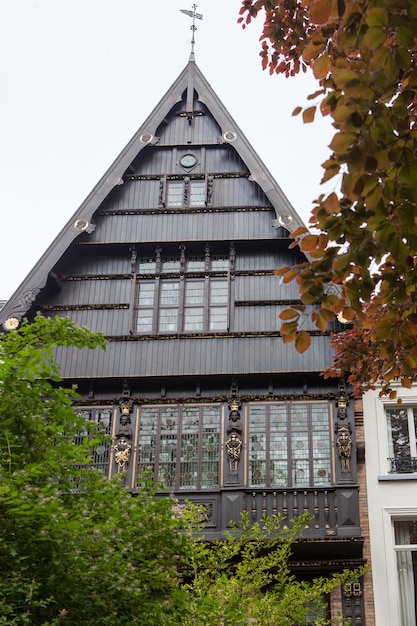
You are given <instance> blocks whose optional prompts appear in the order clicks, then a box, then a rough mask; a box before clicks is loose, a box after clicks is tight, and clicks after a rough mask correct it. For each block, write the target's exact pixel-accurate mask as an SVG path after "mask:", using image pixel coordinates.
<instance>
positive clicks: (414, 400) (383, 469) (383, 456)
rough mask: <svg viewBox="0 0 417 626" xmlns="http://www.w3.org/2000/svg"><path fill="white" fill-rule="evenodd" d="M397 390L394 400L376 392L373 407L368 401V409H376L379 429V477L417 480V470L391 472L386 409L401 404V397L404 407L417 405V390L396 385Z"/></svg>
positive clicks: (376, 420)
mask: <svg viewBox="0 0 417 626" xmlns="http://www.w3.org/2000/svg"><path fill="white" fill-rule="evenodd" d="M394 388H396V390H397V397H396V398H395V399H393V400H389V398H386V397H382V398H379V397H378V395H377V394H376V396H375V398H374V404H373V407H372V403H368V402H367V409H366V410H367V411H371V410H372V411H375V415H376V419H375V425H376V429H377V439H378V446H377V450H378V456H379V458H378V462H379V477H380V478H381V479H383V480H384V479H388V478H390V479H392V480H397V479H402V480H404V479H407V478H409V479H415V480H417V472H413V473H410V474H403V473H401V474H391V473H390V467H391V466H390V462H389V461H388V459H389V458H390V457H391V456H392V455H391V454H390V441H389V437H388V425H387V414H386V409H387V408H389V409H394V408H396V407H398V406H399V404H398V399H399V398H401V401H402V406H404V407H413V406H415V407H417V390H415V389H413V390H408V389H407V390H406V389H403V388H401V387H399V386H398V387H397V386H394ZM365 419H366V418H365Z"/></svg>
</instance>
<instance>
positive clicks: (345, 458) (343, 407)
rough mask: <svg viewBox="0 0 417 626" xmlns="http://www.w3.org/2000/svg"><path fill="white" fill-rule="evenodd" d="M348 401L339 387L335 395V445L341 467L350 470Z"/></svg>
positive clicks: (350, 445)
mask: <svg viewBox="0 0 417 626" xmlns="http://www.w3.org/2000/svg"><path fill="white" fill-rule="evenodd" d="M348 403H349V398H348V396H347V394H346V392H345V390H344V388H343V387H341V388H340V392H339V395H338V397H337V422H336V446H337V451H338V453H339V459H340V464H341V468H342V470H344V471H348V470H350V460H351V457H352V437H351V434H352V429H351V426H350V424H349V422H348V421H347V415H348V414H347V405H348Z"/></svg>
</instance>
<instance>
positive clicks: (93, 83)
mask: <svg viewBox="0 0 417 626" xmlns="http://www.w3.org/2000/svg"><path fill="white" fill-rule="evenodd" d="M240 6H241V0H200V2H198V8H197V11H198V12H199V13H202V14H203V16H204V19H203V20H202V21H198V22H197V26H198V30H197V32H196V46H195V53H196V62H197V65H198V66H199V68H200V69H201V71H202V72H203V74H204V75H205V77H206V79H207V80H208V81H209V83H210V84H211V86H212V87H213V88H214V90H215V92H216V93H217V95H218V96H219V98H220V100H221V101H222V102H223V104H224V105H225V106H226V107H227V108H228V110H229V112H230V113H231V115H232V116H233V117H234V119H235V121H236V123H237V124H238V125H239V126H240V128H241V130H242V131H243V132H244V134H245V135H246V136H247V138H248V139H249V141H250V142H251V143H252V145H253V147H254V148H255V150H256V151H257V152H258V154H259V156H260V157H261V159H262V160H263V161H264V163H265V165H266V166H267V168H268V169H269V170H270V171H271V173H272V174H273V176H274V177H275V179H276V180H277V182H278V183H279V185H280V186H281V188H282V189H283V191H284V193H285V194H286V195H287V196H288V198H289V200H290V202H291V203H292V204H293V206H294V207H295V209H296V211H297V212H298V213H299V215H300V216H301V217H302V219H303V220H304V221H305V222H307V221H308V217H309V213H310V209H311V206H312V200H314V199H315V198H316V197H317V196H318V195H319V193H320V192H321V191H323V190H322V189H321V188H320V186H319V181H320V178H321V175H322V168H321V167H320V164H321V163H322V162H323V161H324V160H325V159H326V158H327V156H328V154H329V149H328V148H327V145H328V143H329V141H330V138H331V136H332V134H333V133H332V128H331V126H330V123H329V120H328V119H324V120H323V119H322V118H321V117H317V119H316V121H315V122H314V124H308V125H304V124H303V122H302V120H301V117H292V116H291V112H292V110H293V109H294V108H295V107H296V106H297V105H301V106H305V105H307V104H308V103H307V100H306V97H307V95H308V94H310V93H312V92H314V91H315V90H316V88H317V86H316V83H315V81H314V79H313V78H312V77H305V76H298V77H295V78H292V79H286V78H285V77H283V76H272V77H271V76H269V74H268V73H266V72H262V69H261V63H260V57H259V50H260V43H259V41H258V38H259V34H260V30H261V20H260V19H259V18H258V20H256V21H255V22H254V23H253V24H252V25H251V26H250V27H249V28H247V29H246V30H242V28H241V27H240V25H238V24H237V18H238V11H239V8H240ZM191 7H192V2H189V4H188V3H187V1H184V0H148V1H146V0H4V1H3V2H2V3H1V2H0V81H1V82H0V84H1V94H2V95H1V105H0V106H1V114H0V191H1V221H0V225H1V226H0V300H1V299H7V298H9V297H10V296H11V295H12V293H13V292H14V290H15V289H16V288H17V287H18V286H19V284H20V283H21V282H22V280H23V279H24V278H25V276H26V275H27V274H28V272H29V271H30V269H31V268H32V267H33V266H34V265H35V263H36V262H37V260H38V259H39V258H40V257H41V256H42V254H43V253H44V252H45V250H46V249H47V247H48V246H49V244H50V243H51V242H52V240H53V239H54V238H55V237H56V235H57V234H58V233H59V232H60V230H61V229H62V228H63V226H64V225H65V224H66V222H67V221H68V220H69V218H70V217H71V216H72V214H73V213H74V212H75V211H76V210H77V208H78V207H79V205H80V204H81V203H82V201H83V200H84V198H85V197H86V196H87V195H88V193H89V192H90V191H91V189H92V188H93V187H94V186H95V184H96V183H97V182H98V180H99V179H100V178H101V176H102V175H103V174H104V172H105V171H106V170H107V168H108V167H109V166H110V165H111V164H112V162H113V161H114V160H115V158H116V157H117V156H118V154H119V153H120V152H121V150H122V149H123V147H124V146H125V145H126V144H127V143H128V141H129V140H130V138H131V137H132V135H133V134H134V133H135V132H136V130H137V129H138V128H139V126H140V125H141V124H142V122H143V121H144V120H145V119H146V117H147V116H148V115H149V113H150V112H151V111H152V110H153V108H154V107H155V106H156V105H157V103H158V102H159V100H160V98H161V97H162V96H163V95H164V93H165V91H166V90H167V89H168V88H169V87H170V86H171V84H172V83H173V82H174V80H175V79H176V78H177V76H178V75H179V73H180V72H181V71H182V69H183V68H184V66H185V65H186V64H187V62H188V58H189V54H190V41H191V30H190V26H191V23H192V21H191V19H190V18H189V17H187V16H186V15H184V14H182V13H180V11H179V10H180V9H191ZM257 22H259V23H257Z"/></svg>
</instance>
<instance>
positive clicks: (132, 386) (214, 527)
mask: <svg viewBox="0 0 417 626" xmlns="http://www.w3.org/2000/svg"><path fill="white" fill-rule="evenodd" d="M300 184H302V181H300ZM301 224H302V222H301V220H300V218H299V217H298V215H297V214H296V212H295V211H294V209H293V207H292V206H291V205H290V203H289V202H288V200H287V199H286V197H285V195H284V193H283V192H282V190H281V188H280V187H279V186H278V184H277V183H276V182H275V180H274V179H273V178H272V176H271V174H270V173H269V172H268V170H267V169H266V167H265V165H264V164H263V163H262V161H261V159H260V158H259V156H258V155H257V154H256V153H255V151H254V150H253V148H252V146H251V145H250V144H249V142H248V141H247V139H246V138H245V136H244V135H243V133H242V131H241V130H240V128H239V127H238V126H237V124H236V123H235V121H234V120H233V119H232V117H231V116H230V115H229V113H228V111H227V110H226V109H225V107H224V106H223V105H222V103H221V102H220V100H219V98H218V97H217V95H216V94H215V92H214V91H213V89H212V88H211V87H210V85H209V84H208V82H207V81H206V79H205V78H204V76H203V74H202V73H201V71H200V70H199V68H198V67H197V65H196V64H195V62H194V59H193V56H192V57H191V59H190V61H189V63H188V64H187V66H186V67H185V69H184V70H183V72H182V73H181V74H180V76H179V77H178V78H177V80H176V81H175V82H174V84H173V85H172V87H171V88H170V89H169V90H168V92H167V93H166V95H165V96H164V97H163V98H162V100H161V102H160V103H159V104H158V105H157V107H156V108H155V109H154V111H153V112H152V113H151V115H150V116H149V117H148V119H147V120H146V121H145V122H144V124H143V125H142V126H141V127H140V129H139V130H138V132H137V133H136V135H135V136H134V137H133V139H132V140H131V141H130V143H129V144H128V145H127V146H126V148H125V149H124V150H123V152H122V153H121V154H120V156H119V157H118V158H117V159H116V161H115V162H114V163H113V165H112V166H111V168H110V169H109V170H108V171H107V172H106V173H105V175H104V176H103V178H102V179H101V180H100V181H99V183H98V184H97V186H96V187H95V188H94V189H93V191H92V192H91V194H90V195H89V196H88V197H87V199H86V200H85V202H84V203H83V204H82V205H81V207H80V208H79V209H78V211H77V212H76V213H75V215H74V217H73V218H72V219H71V220H70V222H69V223H68V224H67V225H66V226H65V228H64V229H63V230H62V232H61V233H60V234H59V235H58V237H57V238H56V239H55V241H54V242H53V243H52V245H51V246H50V248H49V249H48V250H47V251H46V252H45V254H44V255H43V257H42V258H41V259H40V261H39V262H38V264H37V265H36V266H35V267H34V269H33V270H32V272H31V273H30V274H29V276H28V277H27V278H26V280H25V281H24V282H23V284H22V285H21V286H20V287H19V288H18V289H17V291H16V292H15V294H14V295H13V296H12V298H11V299H10V300H9V301H8V302H7V304H6V305H5V306H4V307H3V308H2V309H1V312H0V322H1V324H2V325H3V327H4V329H6V330H7V329H8V328H13V327H16V326H17V325H18V323H19V321H20V319H21V318H22V317H23V316H28V317H29V318H31V317H33V315H34V314H35V313H36V311H42V312H43V313H44V314H46V315H50V316H55V315H60V316H69V317H70V318H71V319H73V320H74V321H75V322H76V323H77V324H79V325H82V326H87V327H88V328H90V329H91V330H100V331H102V332H103V333H104V334H105V336H106V338H107V340H108V345H107V350H106V352H105V353H103V352H102V351H101V350H97V351H88V350H85V351H84V350H83V351H81V352H80V351H77V350H75V349H74V350H72V349H60V350H59V351H58V354H57V356H58V360H59V362H60V364H61V368H62V373H63V376H64V378H65V380H66V381H67V382H68V384H76V385H77V386H78V389H79V392H80V394H81V400H80V402H79V407H78V408H79V410H80V411H82V412H83V413H84V415H85V417H86V419H91V420H94V421H96V422H99V423H101V424H102V425H103V428H105V429H106V430H107V432H108V433H109V434H110V435H111V436H112V437H113V442H114V444H113V445H112V446H108V447H104V446H101V447H99V448H98V449H96V450H95V451H94V459H93V463H94V465H95V466H96V467H97V468H100V469H101V470H102V471H103V472H105V473H106V474H107V475H108V476H111V475H112V474H113V473H115V472H119V473H122V474H123V475H124V479H125V484H126V487H127V488H129V489H130V490H131V491H132V492H133V493H135V492H137V491H138V489H139V488H140V475H141V472H142V471H143V470H149V469H150V470H151V471H153V472H154V476H155V480H158V481H159V482H160V483H161V484H162V485H163V491H164V492H167V493H174V494H175V495H176V497H177V498H178V499H179V501H183V500H185V499H188V500H191V501H194V502H198V503H201V504H202V505H204V507H205V508H206V511H207V515H206V518H207V523H206V532H205V534H206V536H207V537H208V538H214V537H219V536H221V534H222V532H223V531H224V529H225V528H226V527H227V525H228V523H229V521H230V520H238V519H239V516H240V512H241V511H242V510H246V511H248V512H249V514H250V516H251V517H252V518H253V519H259V518H260V517H261V516H262V515H263V514H264V513H268V514H273V513H276V512H278V511H280V512H282V513H284V514H285V515H287V516H288V517H289V518H291V517H292V516H294V515H297V514H299V513H302V512H304V511H308V512H309V513H310V514H311V516H312V521H311V524H310V526H309V528H306V530H305V533H304V537H303V539H302V540H301V541H300V542H299V543H298V544H297V545H296V546H295V548H294V562H293V567H294V571H295V572H296V573H297V574H298V575H300V576H307V577H309V576H311V575H313V574H314V575H316V574H320V573H329V572H331V571H335V570H339V569H342V568H344V567H354V566H356V565H357V564H359V563H361V562H362V544H363V539H362V536H361V528H360V521H359V520H360V518H359V489H358V483H357V460H356V442H355V424H354V415H353V402H349V398H348V395H347V394H346V392H345V390H344V389H343V388H341V387H340V386H339V385H338V384H337V382H334V381H327V380H323V378H321V377H320V372H321V371H322V370H323V369H324V368H325V367H326V366H327V365H329V364H330V360H331V354H332V352H331V347H330V337H329V334H328V333H320V332H318V331H317V329H314V328H313V327H312V326H309V324H310V322H309V319H308V317H307V316H306V320H305V326H304V328H305V329H307V330H309V331H310V333H311V336H312V345H311V348H310V349H309V350H308V351H307V352H305V353H304V354H299V353H298V352H296V350H295V349H294V347H293V344H284V343H283V340H282V337H281V335H280V332H279V326H280V321H279V317H278V316H279V313H280V311H281V310H282V309H283V308H285V307H287V306H288V305H289V304H291V303H296V302H298V301H299V296H298V293H297V288H296V285H295V284H282V283H281V282H280V280H279V278H277V277H276V276H275V275H274V270H275V269H276V268H278V267H280V266H282V265H284V264H285V265H291V264H295V263H297V262H299V261H301V260H302V256H301V253H300V251H299V250H298V249H291V250H289V244H290V243H291V239H290V235H289V234H290V232H291V231H292V230H294V229H295V228H296V227H297V225H301ZM341 595H342V596H343V597H341V599H340V602H341V606H342V605H343V610H344V614H345V615H346V616H349V615H351V616H352V617H354V619H356V621H355V622H354V623H356V624H364V617H363V598H362V591H361V588H360V585H359V583H358V587H357V588H355V590H352V589H350V590H349V589H348V590H345V593H344V594H341Z"/></svg>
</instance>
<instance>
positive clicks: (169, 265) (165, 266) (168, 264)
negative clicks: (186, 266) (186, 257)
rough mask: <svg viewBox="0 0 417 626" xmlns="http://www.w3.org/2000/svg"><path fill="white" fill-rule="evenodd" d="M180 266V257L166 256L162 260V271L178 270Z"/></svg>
mask: <svg viewBox="0 0 417 626" xmlns="http://www.w3.org/2000/svg"><path fill="white" fill-rule="evenodd" d="M180 266H181V264H180V259H179V258H178V257H167V258H165V259H163V261H162V271H163V272H179V271H180Z"/></svg>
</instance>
